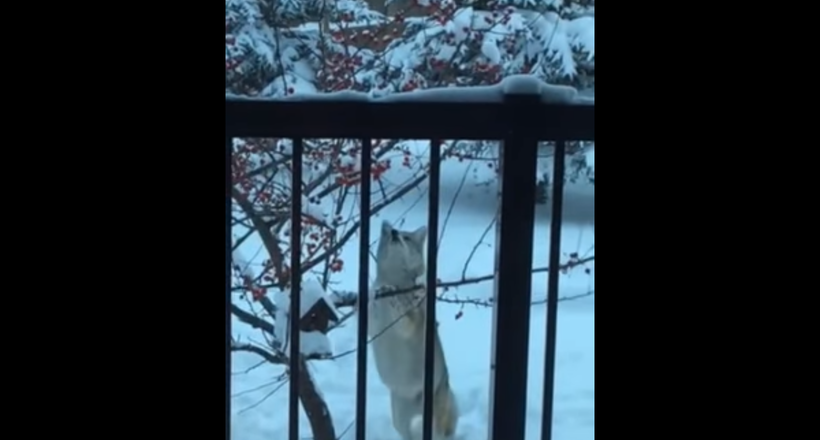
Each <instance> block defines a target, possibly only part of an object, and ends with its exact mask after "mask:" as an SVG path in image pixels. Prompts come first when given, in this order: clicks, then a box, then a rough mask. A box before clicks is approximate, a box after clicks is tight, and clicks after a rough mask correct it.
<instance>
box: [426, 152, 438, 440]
mask: <svg viewBox="0 0 820 440" xmlns="http://www.w3.org/2000/svg"><path fill="white" fill-rule="evenodd" d="M440 176H441V140H439V139H434V140H431V141H430V176H429V180H428V181H429V185H430V191H429V192H428V193H427V194H428V195H429V197H430V198H429V199H428V204H427V210H428V211H427V280H426V283H427V293H426V295H425V299H426V303H425V307H426V308H427V313H426V315H427V322H426V323H425V331H424V407H423V411H422V420H423V421H424V424H423V429H422V439H423V440H432V438H433V368H434V366H435V359H434V357H433V356H434V353H435V351H434V348H435V343H436V325H437V321H436V282H437V279H438V277H437V272H438V244H437V242H438V199H439V184H440V183H441V179H440Z"/></svg>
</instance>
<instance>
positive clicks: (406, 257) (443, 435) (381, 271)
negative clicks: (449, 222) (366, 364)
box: [369, 222, 458, 440]
mask: <svg viewBox="0 0 820 440" xmlns="http://www.w3.org/2000/svg"><path fill="white" fill-rule="evenodd" d="M426 239H427V228H426V227H421V228H418V229H416V230H415V231H402V230H398V229H395V228H393V227H392V226H391V225H390V224H389V223H387V222H384V223H383V224H382V227H381V235H380V237H379V244H378V250H377V251H376V282H375V284H374V285H373V291H374V292H375V293H376V294H380V293H388V296H385V297H381V298H379V297H376V298H374V299H373V300H372V301H370V302H369V303H370V310H369V314H370V316H369V322H370V326H369V331H370V335H371V337H374V340H373V343H372V347H373V355H374V358H375V361H376V370H377V371H378V373H379V377H380V378H381V380H382V382H383V383H384V384H385V385H386V386H387V388H388V389H389V390H390V404H391V407H392V416H393V426H394V427H395V428H396V431H398V432H399V434H400V435H401V437H402V440H421V432H422V413H423V405H424V400H423V398H424V396H423V392H424V340H425V339H424V334H425V327H426V321H427V313H426V308H425V305H424V303H425V301H424V298H425V287H424V279H425V275H426V265H425V262H424V245H425V241H426ZM389 292H399V293H398V294H393V295H389ZM431 324H433V325H435V323H431ZM431 397H432V399H433V438H434V440H450V439H452V437H453V434H454V433H455V429H456V424H457V422H458V408H457V406H456V401H455V396H454V394H453V391H452V389H451V388H450V379H449V375H448V373H447V363H446V361H445V359H444V351H443V350H442V347H441V341H440V339H439V335H438V330H436V337H435V347H433V395H432V396H431Z"/></svg>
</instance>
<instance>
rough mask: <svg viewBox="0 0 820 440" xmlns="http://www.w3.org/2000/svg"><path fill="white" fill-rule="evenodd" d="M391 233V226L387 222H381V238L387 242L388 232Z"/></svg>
mask: <svg viewBox="0 0 820 440" xmlns="http://www.w3.org/2000/svg"><path fill="white" fill-rule="evenodd" d="M392 231H393V226H392V225H391V224H390V222H388V221H387V220H384V221H382V238H384V239H387V240H389V239H390V232H392Z"/></svg>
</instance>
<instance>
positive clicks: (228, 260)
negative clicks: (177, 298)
mask: <svg viewBox="0 0 820 440" xmlns="http://www.w3.org/2000/svg"><path fill="white" fill-rule="evenodd" d="M232 152H233V137H231V136H230V135H228V134H225V440H230V438H231V269H232V265H233V261H232V260H233V257H232V255H233V253H232V249H233V239H232V238H233V237H232V231H231V190H232V189H233V182H232V180H233V176H232V175H231V161H232V156H231V153H232Z"/></svg>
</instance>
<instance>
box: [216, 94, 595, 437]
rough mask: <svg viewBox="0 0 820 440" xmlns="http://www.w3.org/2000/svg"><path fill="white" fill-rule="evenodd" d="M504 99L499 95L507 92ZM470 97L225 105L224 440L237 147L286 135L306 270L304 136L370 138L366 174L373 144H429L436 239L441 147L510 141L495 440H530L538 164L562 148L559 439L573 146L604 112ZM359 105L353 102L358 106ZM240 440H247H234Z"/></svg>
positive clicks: (551, 304)
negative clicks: (544, 149) (566, 192)
mask: <svg viewBox="0 0 820 440" xmlns="http://www.w3.org/2000/svg"><path fill="white" fill-rule="evenodd" d="M499 91H500V89H499ZM470 93H471V92H470V90H469V89H461V90H455V91H454V90H452V89H450V90H448V91H447V94H448V97H447V99H430V100H428V101H422V100H420V99H418V97H411V98H408V99H405V100H401V99H392V100H389V101H388V100H384V101H379V100H366V99H364V98H362V97H355V96H347V97H345V96H339V97H333V96H323V97H317V98H315V99H301V100H280V101H271V100H269V101H263V100H248V99H241V98H236V99H234V98H226V101H225V131H226V135H225V163H226V170H225V176H226V194H227V199H226V208H225V215H226V220H225V221H226V226H225V227H226V230H225V237H226V238H225V240H226V262H225V326H226V335H225V387H226V392H225V417H226V419H225V424H226V428H225V436H226V440H228V439H229V438H230V414H231V411H230V404H231V402H230V379H231V377H230V357H231V348H230V344H231V312H230V309H231V295H230V292H231V285H230V283H231V281H230V280H231V261H230V260H231V230H230V228H231V226H230V225H231V218H230V216H231V189H232V185H231V169H230V163H231V150H232V140H233V138H240V137H276V138H291V139H293V160H294V164H293V167H292V170H293V172H292V179H293V181H292V182H293V184H292V191H293V195H292V196H293V197H292V200H293V202H292V203H293V206H292V208H293V209H292V213H293V214H292V215H293V217H292V219H291V220H292V221H291V225H292V231H291V234H290V236H291V239H292V243H291V249H292V251H291V253H292V255H291V261H300V255H299V250H300V249H301V243H300V239H301V233H300V228H301V221H300V218H299V217H300V215H301V214H300V213H301V206H300V204H301V200H302V194H301V193H302V187H301V184H300V183H301V180H302V176H301V170H302V167H301V162H302V157H301V153H302V148H303V143H302V140H303V139H305V138H352V139H361V141H362V151H361V161H362V163H361V169H362V170H368V169H370V165H371V160H372V159H371V152H372V143H371V141H370V139H373V138H387V139H430V142H431V147H432V148H431V160H430V172H429V173H430V175H429V179H430V193H429V214H428V216H429V217H428V221H429V224H428V228H429V230H430V231H433V232H435V231H437V230H438V220H439V219H438V216H439V211H438V209H437V205H438V187H439V162H440V160H439V158H440V154H441V152H440V148H439V147H440V141H441V140H442V139H474V140H500V141H502V144H501V145H502V147H501V151H502V152H501V154H500V171H501V176H502V179H501V183H500V184H501V212H500V221H499V222H500V226H499V227H500V232H499V238H498V250H497V252H498V253H497V262H496V264H497V266H496V289H497V290H496V296H495V298H494V317H493V321H494V322H493V325H494V329H493V341H492V344H493V348H492V360H491V362H492V379H491V385H490V396H491V399H490V401H491V408H490V412H489V414H490V426H489V436H488V438H490V439H493V440H500V439H503V440H524V433H525V423H526V420H525V415H526V395H527V365H528V362H527V357H528V345H529V326H530V303H531V270H532V267H533V264H532V263H533V257H532V254H533V241H534V239H533V230H534V217H535V205H534V200H535V198H536V194H535V191H536V177H535V176H536V156H537V144H538V142H539V141H555V143H556V151H555V166H554V173H553V178H552V182H553V188H552V197H551V203H552V216H551V218H552V221H551V229H550V248H549V274H548V282H547V328H546V332H547V335H546V359H545V367H544V370H545V371H544V395H543V399H544V401H543V425H542V437H541V439H542V440H551V438H552V408H553V383H554V380H553V378H554V371H555V343H556V338H555V337H556V315H557V303H558V275H559V273H558V267H559V257H560V241H561V240H560V236H561V216H562V203H563V181H564V160H563V158H564V153H565V148H566V141H568V140H594V138H595V134H594V125H595V118H594V105H593V104H591V103H579V102H577V101H575V102H571V103H568V102H564V103H552V104H550V103H545V100H544V97H543V96H541V95H540V94H539V93H538V92H536V93H506V94H503V95H502V96H503V97H502V98H501V99H498V100H493V99H491V98H490V99H486V100H482V99H477V98H476V95H475V94H472V95H471V94H470ZM354 98H355V99H354ZM361 185H362V191H361V203H360V207H361V208H360V209H361V211H360V214H361V218H362V219H364V220H366V219H369V218H370V181H369V179H362V181H361ZM369 235H370V231H369V222H368V221H362V222H361V231H360V238H361V243H360V246H361V247H360V273H359V292H360V295H359V301H361V302H362V303H364V304H362V303H360V305H359V307H361V308H362V309H363V310H366V302H367V300H368V295H367V294H363V293H364V292H367V290H368V287H369V286H368V246H369V244H368V237H369ZM436 236H437V234H435V233H431V234H428V240H429V241H428V254H427V266H428V277H427V303H426V307H427V316H428V320H429V321H428V322H433V323H434V322H435V319H436V318H435V310H436V309H435V298H436V296H435V284H436V267H437V252H436V240H435V237H436ZM300 282H301V279H300V272H299V271H298V270H293V271H292V278H291V289H292V291H297V292H298V291H299V290H300ZM290 304H291V311H292V313H291V316H298V312H293V311H298V310H300V298H299V295H292V301H291V303H290ZM367 315H368V314H367V313H360V314H358V317H359V318H358V319H359V330H358V331H359V334H358V344H359V345H358V353H357V367H358V372H357V377H356V379H357V386H356V420H357V423H356V434H355V438H356V440H364V435H365V434H364V433H365V425H364V423H363V421H364V420H365V405H366V401H365V399H366V394H365V384H366V378H367V370H366V361H367V349H366V345H365V344H366V342H367V326H368V323H367ZM290 324H291V328H290V332H289V334H290V337H291V341H290V344H289V346H290V356H289V362H290V369H289V370H290V401H289V409H290V412H289V423H290V427H289V433H290V435H289V440H297V439H299V438H300V437H299V434H298V414H299V412H298V403H299V402H298V399H299V392H298V388H297V387H298V383H299V370H300V369H299V367H298V360H299V347H300V343H299V333H300V332H299V327H298V325H299V324H298V319H291V320H290ZM426 328H427V334H426V341H427V343H426V346H425V347H426V353H425V356H426V358H425V372H426V374H425V383H424V395H425V396H430V395H432V394H431V392H430V390H431V389H432V386H433V384H432V377H433V374H431V372H432V369H433V354H432V351H433V347H434V344H433V338H434V331H435V325H427V326H426ZM431 413H432V399H424V417H423V419H424V422H425V423H424V431H423V432H424V439H425V440H427V439H430V438H431V432H432V421H431V419H432V417H430V415H431ZM234 440H242V439H234Z"/></svg>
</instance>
